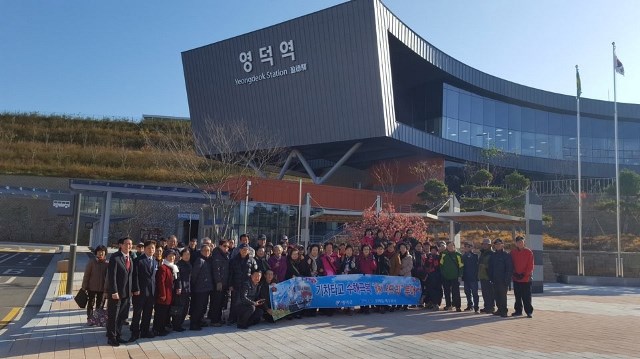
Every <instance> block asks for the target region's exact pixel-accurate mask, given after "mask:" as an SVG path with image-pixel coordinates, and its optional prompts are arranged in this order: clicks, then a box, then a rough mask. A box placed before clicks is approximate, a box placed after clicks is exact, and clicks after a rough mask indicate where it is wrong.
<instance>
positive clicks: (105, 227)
mask: <svg viewBox="0 0 640 359" xmlns="http://www.w3.org/2000/svg"><path fill="white" fill-rule="evenodd" d="M102 209H103V210H102V213H100V221H101V222H102V244H103V245H105V246H107V247H109V224H110V223H111V191H107V195H106V196H105V199H104V206H103V208H102Z"/></svg>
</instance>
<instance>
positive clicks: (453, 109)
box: [445, 90, 459, 118]
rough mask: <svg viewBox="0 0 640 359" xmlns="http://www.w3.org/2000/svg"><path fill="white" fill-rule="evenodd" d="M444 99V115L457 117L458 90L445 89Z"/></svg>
mask: <svg viewBox="0 0 640 359" xmlns="http://www.w3.org/2000/svg"><path fill="white" fill-rule="evenodd" d="M445 100H446V102H447V106H446V111H447V112H446V113H445V116H447V117H451V118H458V117H459V116H458V92H457V91H453V90H446V91H445Z"/></svg>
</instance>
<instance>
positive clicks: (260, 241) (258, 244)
mask: <svg viewBox="0 0 640 359" xmlns="http://www.w3.org/2000/svg"><path fill="white" fill-rule="evenodd" d="M266 245H267V236H266V235H264V234H261V235H260V236H259V237H258V239H257V240H256V245H255V246H253V250H254V251H256V252H257V251H258V249H259V248H263V247H264V246H266Z"/></svg>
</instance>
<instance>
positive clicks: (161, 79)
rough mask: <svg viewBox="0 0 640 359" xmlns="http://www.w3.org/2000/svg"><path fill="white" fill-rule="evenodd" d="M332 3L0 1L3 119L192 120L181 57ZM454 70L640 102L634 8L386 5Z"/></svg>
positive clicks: (438, 1)
mask: <svg viewBox="0 0 640 359" xmlns="http://www.w3.org/2000/svg"><path fill="white" fill-rule="evenodd" d="M342 2H343V1H332V0H313V1H310V0H295V1H294V0H244V1H227V0H213V1H205V0H194V1H188V2H182V1H169V0H154V1H150V0H148V1H142V0H141V1H125V0H112V1H84V0H66V1H45V0H40V1H35V0H0V112H2V111H20V112H41V113H65V114H72V115H76V114H77V115H86V116H93V117H103V116H109V117H111V116H116V117H119V116H123V117H129V118H133V119H140V118H141V116H142V114H143V113H144V114H162V115H169V116H188V115H189V108H188V105H187V96H186V91H185V86H184V77H183V73H182V62H181V59H180V53H181V52H182V51H185V50H189V49H192V48H195V47H199V46H203V45H206V44H210V43H213V42H217V41H220V40H224V39H227V38H229V37H233V36H236V35H241V34H244V33H247V32H250V31H253V30H258V29H261V28H263V27H267V26H270V25H273V24H276V23H279V22H283V21H286V20H289V19H292V18H295V17H298V16H302V15H305V14H308V13H311V12H314V11H318V10H321V9H324V8H327V7H330V6H333V5H336V4H339V3H342ZM383 2H384V3H385V4H386V5H387V7H388V8H389V9H391V11H392V12H393V13H394V14H395V15H396V16H398V17H399V18H400V19H401V20H402V21H404V22H405V23H406V24H407V25H408V26H409V27H410V28H412V29H413V30H414V31H415V32H417V33H418V34H419V35H420V36H422V37H423V38H425V39H426V40H427V41H429V42H431V43H432V44H433V45H435V46H436V47H438V48H439V49H441V50H443V51H444V52H446V53H447V54H449V55H451V56H453V57H455V58H456V59H458V60H460V61H462V62H464V63H466V64H468V65H470V66H472V67H474V68H476V69H479V70H481V71H484V72H486V73H489V74H491V75H495V76H498V77H501V78H504V79H507V80H509V81H513V82H516V83H520V84H523V85H527V86H531V87H535V88H540V89H544V90H548V91H552V92H559V93H563V94H571V95H573V94H575V70H574V66H575V65H576V64H578V65H580V74H581V78H582V90H583V97H588V98H596V99H602V100H607V99H610V100H613V74H612V53H611V42H612V41H615V42H616V45H617V54H618V57H619V58H620V60H621V61H622V62H623V64H624V67H625V72H626V76H625V77H621V76H618V78H617V81H618V101H619V102H631V103H640V40H639V35H640V25H639V20H638V15H639V14H640V1H636V0H617V1H615V2H613V1H608V0H563V1H557V0H537V1H512V0H487V1H477V0H464V1H462V0H461V1H456V0H429V1H424V0H386V1H383Z"/></svg>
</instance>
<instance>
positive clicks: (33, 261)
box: [0, 251, 53, 329]
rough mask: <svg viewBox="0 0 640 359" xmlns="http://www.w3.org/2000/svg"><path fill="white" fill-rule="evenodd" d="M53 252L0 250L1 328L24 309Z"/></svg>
mask: <svg viewBox="0 0 640 359" xmlns="http://www.w3.org/2000/svg"><path fill="white" fill-rule="evenodd" d="M52 258H53V254H43V253H16V252H6V251H0V329H2V328H3V327H5V326H6V325H7V324H8V322H9V321H11V320H12V319H13V318H15V316H16V315H17V314H18V313H19V311H20V310H22V309H23V308H24V307H25V305H26V303H27V301H28V300H29V297H30V296H31V293H32V292H33V290H34V289H35V288H36V287H37V286H38V283H39V282H40V279H41V278H42V275H43V274H44V272H45V269H46V268H47V266H48V265H49V262H51V259H52Z"/></svg>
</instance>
